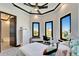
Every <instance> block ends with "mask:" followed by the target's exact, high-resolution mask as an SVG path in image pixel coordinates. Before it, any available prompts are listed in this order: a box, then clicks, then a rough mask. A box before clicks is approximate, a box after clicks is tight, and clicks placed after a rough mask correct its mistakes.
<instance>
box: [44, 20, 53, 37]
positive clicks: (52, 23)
mask: <svg viewBox="0 0 79 59" xmlns="http://www.w3.org/2000/svg"><path fill="white" fill-rule="evenodd" d="M47 23H52V25H51V29H52V33H51V34H52V35H51V36H52V37H53V21H47V22H45V36H47V35H46V28H47V26H46V24H47Z"/></svg>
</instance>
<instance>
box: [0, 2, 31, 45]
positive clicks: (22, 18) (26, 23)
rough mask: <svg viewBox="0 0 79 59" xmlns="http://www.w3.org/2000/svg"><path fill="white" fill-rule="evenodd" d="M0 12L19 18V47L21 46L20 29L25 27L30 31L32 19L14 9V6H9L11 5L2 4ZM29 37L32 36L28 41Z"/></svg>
mask: <svg viewBox="0 0 79 59" xmlns="http://www.w3.org/2000/svg"><path fill="white" fill-rule="evenodd" d="M0 11H3V12H6V13H10V14H13V15H16V16H17V45H19V44H20V35H19V30H20V27H25V28H27V30H30V18H29V17H30V16H29V14H27V13H25V12H24V11H22V10H20V9H18V8H16V7H14V6H13V5H12V4H9V3H2V4H0ZM29 33H30V32H29ZM29 37H30V36H28V38H27V39H29ZM27 39H26V40H27Z"/></svg>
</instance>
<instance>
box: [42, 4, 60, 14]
mask: <svg viewBox="0 0 79 59" xmlns="http://www.w3.org/2000/svg"><path fill="white" fill-rule="evenodd" d="M60 4H61V3H59V4H58V5H57V6H56V7H55V8H54V9H52V10H50V11H47V12H44V13H42V14H43V15H44V14H47V13H49V12H52V11H55V10H56V9H57V8H58V6H59V5H60Z"/></svg>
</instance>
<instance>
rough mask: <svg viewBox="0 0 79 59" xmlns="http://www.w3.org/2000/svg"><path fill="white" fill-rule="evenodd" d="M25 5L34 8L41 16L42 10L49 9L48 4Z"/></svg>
mask: <svg viewBox="0 0 79 59" xmlns="http://www.w3.org/2000/svg"><path fill="white" fill-rule="evenodd" d="M24 5H27V6H29V7H33V8H34V10H36V11H37V12H38V13H39V14H41V12H40V9H46V8H48V6H47V5H48V3H45V4H43V5H41V6H40V5H38V3H36V4H35V5H33V4H31V3H24Z"/></svg>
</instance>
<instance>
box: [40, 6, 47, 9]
mask: <svg viewBox="0 0 79 59" xmlns="http://www.w3.org/2000/svg"><path fill="white" fill-rule="evenodd" d="M46 8H48V6H39V9H46Z"/></svg>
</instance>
